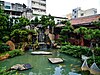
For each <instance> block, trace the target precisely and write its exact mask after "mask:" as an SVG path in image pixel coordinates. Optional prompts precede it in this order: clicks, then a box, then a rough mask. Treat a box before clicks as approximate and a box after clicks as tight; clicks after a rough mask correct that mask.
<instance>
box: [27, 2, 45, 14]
mask: <svg viewBox="0 0 100 75" xmlns="http://www.w3.org/2000/svg"><path fill="white" fill-rule="evenodd" d="M28 7H29V8H31V9H32V10H33V14H39V15H45V14H46V0H28Z"/></svg>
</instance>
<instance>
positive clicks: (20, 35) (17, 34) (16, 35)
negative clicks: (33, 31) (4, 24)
mask: <svg viewBox="0 0 100 75" xmlns="http://www.w3.org/2000/svg"><path fill="white" fill-rule="evenodd" d="M28 32H29V31H28V30H21V29H15V30H14V31H13V32H11V37H13V39H14V40H15V42H20V41H26V40H27V36H28Z"/></svg>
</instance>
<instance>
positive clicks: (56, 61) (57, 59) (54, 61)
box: [48, 58, 63, 64]
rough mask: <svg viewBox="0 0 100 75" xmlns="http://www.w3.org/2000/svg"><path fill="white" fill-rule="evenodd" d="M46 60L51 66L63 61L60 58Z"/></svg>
mask: <svg viewBox="0 0 100 75" xmlns="http://www.w3.org/2000/svg"><path fill="white" fill-rule="evenodd" d="M48 60H49V61H50V62H51V63H53V64H56V63H61V62H63V60H62V59H61V58H48Z"/></svg>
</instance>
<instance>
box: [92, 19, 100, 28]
mask: <svg viewBox="0 0 100 75" xmlns="http://www.w3.org/2000/svg"><path fill="white" fill-rule="evenodd" d="M92 25H95V26H96V28H97V29H100V18H99V19H98V21H94V22H92Z"/></svg>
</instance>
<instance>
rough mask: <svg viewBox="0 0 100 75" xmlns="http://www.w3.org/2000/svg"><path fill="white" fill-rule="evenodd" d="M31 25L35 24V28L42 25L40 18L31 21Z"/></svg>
mask: <svg viewBox="0 0 100 75" xmlns="http://www.w3.org/2000/svg"><path fill="white" fill-rule="evenodd" d="M31 24H34V25H35V26H37V25H38V24H40V23H39V19H38V17H35V19H34V20H31Z"/></svg>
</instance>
